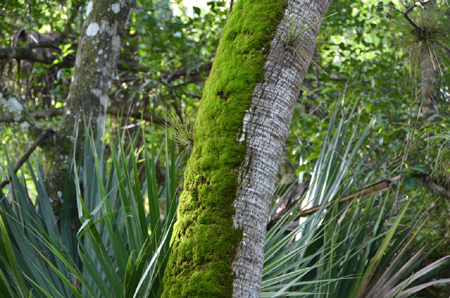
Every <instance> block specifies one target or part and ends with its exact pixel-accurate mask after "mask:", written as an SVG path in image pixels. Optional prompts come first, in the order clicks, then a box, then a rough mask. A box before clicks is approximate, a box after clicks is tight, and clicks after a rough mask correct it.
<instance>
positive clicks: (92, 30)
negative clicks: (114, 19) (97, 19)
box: [86, 23, 100, 36]
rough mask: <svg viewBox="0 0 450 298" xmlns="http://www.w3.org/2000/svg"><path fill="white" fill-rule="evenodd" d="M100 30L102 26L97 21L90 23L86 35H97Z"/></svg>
mask: <svg viewBox="0 0 450 298" xmlns="http://www.w3.org/2000/svg"><path fill="white" fill-rule="evenodd" d="M99 30H100V27H99V26H98V24H97V23H90V24H89V26H88V27H87V29H86V35H87V36H95V35H97V33H98V31H99Z"/></svg>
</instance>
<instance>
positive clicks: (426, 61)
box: [420, 45, 438, 118]
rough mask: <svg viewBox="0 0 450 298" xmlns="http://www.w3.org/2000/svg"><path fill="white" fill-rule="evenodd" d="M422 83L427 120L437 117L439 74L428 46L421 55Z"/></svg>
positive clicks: (424, 110)
mask: <svg viewBox="0 0 450 298" xmlns="http://www.w3.org/2000/svg"><path fill="white" fill-rule="evenodd" d="M420 58H421V62H420V83H421V85H422V107H423V114H424V116H425V117H426V118H430V117H431V116H433V115H436V114H437V112H438V108H437V92H436V91H437V90H436V80H437V73H436V69H435V66H434V64H433V60H432V59H433V58H432V57H431V51H430V49H429V48H428V46H427V45H424V46H423V48H422V53H421V55H420Z"/></svg>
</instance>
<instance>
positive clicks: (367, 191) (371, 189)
mask: <svg viewBox="0 0 450 298" xmlns="http://www.w3.org/2000/svg"><path fill="white" fill-rule="evenodd" d="M401 178H402V177H401V176H397V177H394V178H392V179H385V180H382V181H380V182H377V183H375V184H372V185H370V186H368V187H366V188H363V189H361V190H359V191H357V192H354V193H352V194H349V195H346V196H343V197H341V198H339V200H338V204H339V205H341V204H344V203H348V202H351V201H353V200H355V199H360V198H364V197H368V196H371V195H374V194H376V193H379V192H382V191H385V190H387V189H388V188H389V185H391V184H392V183H395V182H397V181H399V180H400V179H401ZM334 204H335V202H329V203H328V204H327V205H326V207H325V208H330V207H331V206H333V205H334ZM320 208H322V206H314V207H312V208H309V209H306V210H303V211H302V212H300V214H299V215H298V217H305V216H308V215H311V214H313V213H316V212H317V211H319V210H320Z"/></svg>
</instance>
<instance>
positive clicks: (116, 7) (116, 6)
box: [111, 3, 120, 14]
mask: <svg viewBox="0 0 450 298" xmlns="http://www.w3.org/2000/svg"><path fill="white" fill-rule="evenodd" d="M111 9H112V11H113V12H114V13H115V14H118V13H119V12H120V4H119V3H114V4H112V5H111Z"/></svg>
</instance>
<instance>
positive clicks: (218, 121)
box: [163, 0, 286, 298]
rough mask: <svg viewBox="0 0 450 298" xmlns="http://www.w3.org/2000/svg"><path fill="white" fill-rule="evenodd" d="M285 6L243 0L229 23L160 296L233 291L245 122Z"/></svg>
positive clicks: (203, 108) (201, 115)
mask: <svg viewBox="0 0 450 298" xmlns="http://www.w3.org/2000/svg"><path fill="white" fill-rule="evenodd" d="M285 7H286V2H285V1H279V0H275V1H274V0H252V1H239V2H238V3H236V5H235V7H234V8H233V12H232V14H231V15H230V18H229V20H228V22H227V25H226V26H225V29H224V32H223V34H222V37H221V40H220V44H219V48H218V50H217V53H216V56H215V62H214V65H213V68H212V70H211V73H210V76H209V78H208V80H207V82H206V85H205V88H204V90H203V97H202V100H201V104H200V108H199V110H198V112H197V117H196V118H197V119H196V123H195V126H194V132H193V133H194V145H193V151H192V154H191V157H190V160H189V162H188V166H187V169H186V172H185V182H184V192H183V194H182V195H181V198H180V204H179V208H178V222H177V223H176V225H175V228H174V229H175V230H174V235H173V238H172V242H173V251H172V254H171V256H170V260H169V264H168V268H167V271H166V275H165V293H164V295H163V297H177V298H178V297H231V294H232V282H233V273H232V269H231V265H232V262H233V260H234V258H235V255H236V249H237V246H238V244H239V242H240V240H241V238H242V231H241V230H237V229H234V228H233V221H232V217H233V214H234V207H233V201H234V199H235V195H236V189H237V186H238V182H237V175H238V171H239V168H240V167H241V165H242V163H243V161H244V158H245V153H246V142H245V140H244V141H239V139H240V137H241V134H242V122H243V118H244V115H245V112H246V110H247V109H249V108H250V104H251V99H252V94H253V91H254V89H255V86H256V84H257V83H260V82H262V81H263V79H264V63H265V61H266V57H267V54H268V51H269V49H270V41H271V40H272V38H273V35H274V33H275V32H276V28H277V26H278V24H279V22H280V21H281V20H282V19H283V17H284V9H285Z"/></svg>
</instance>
